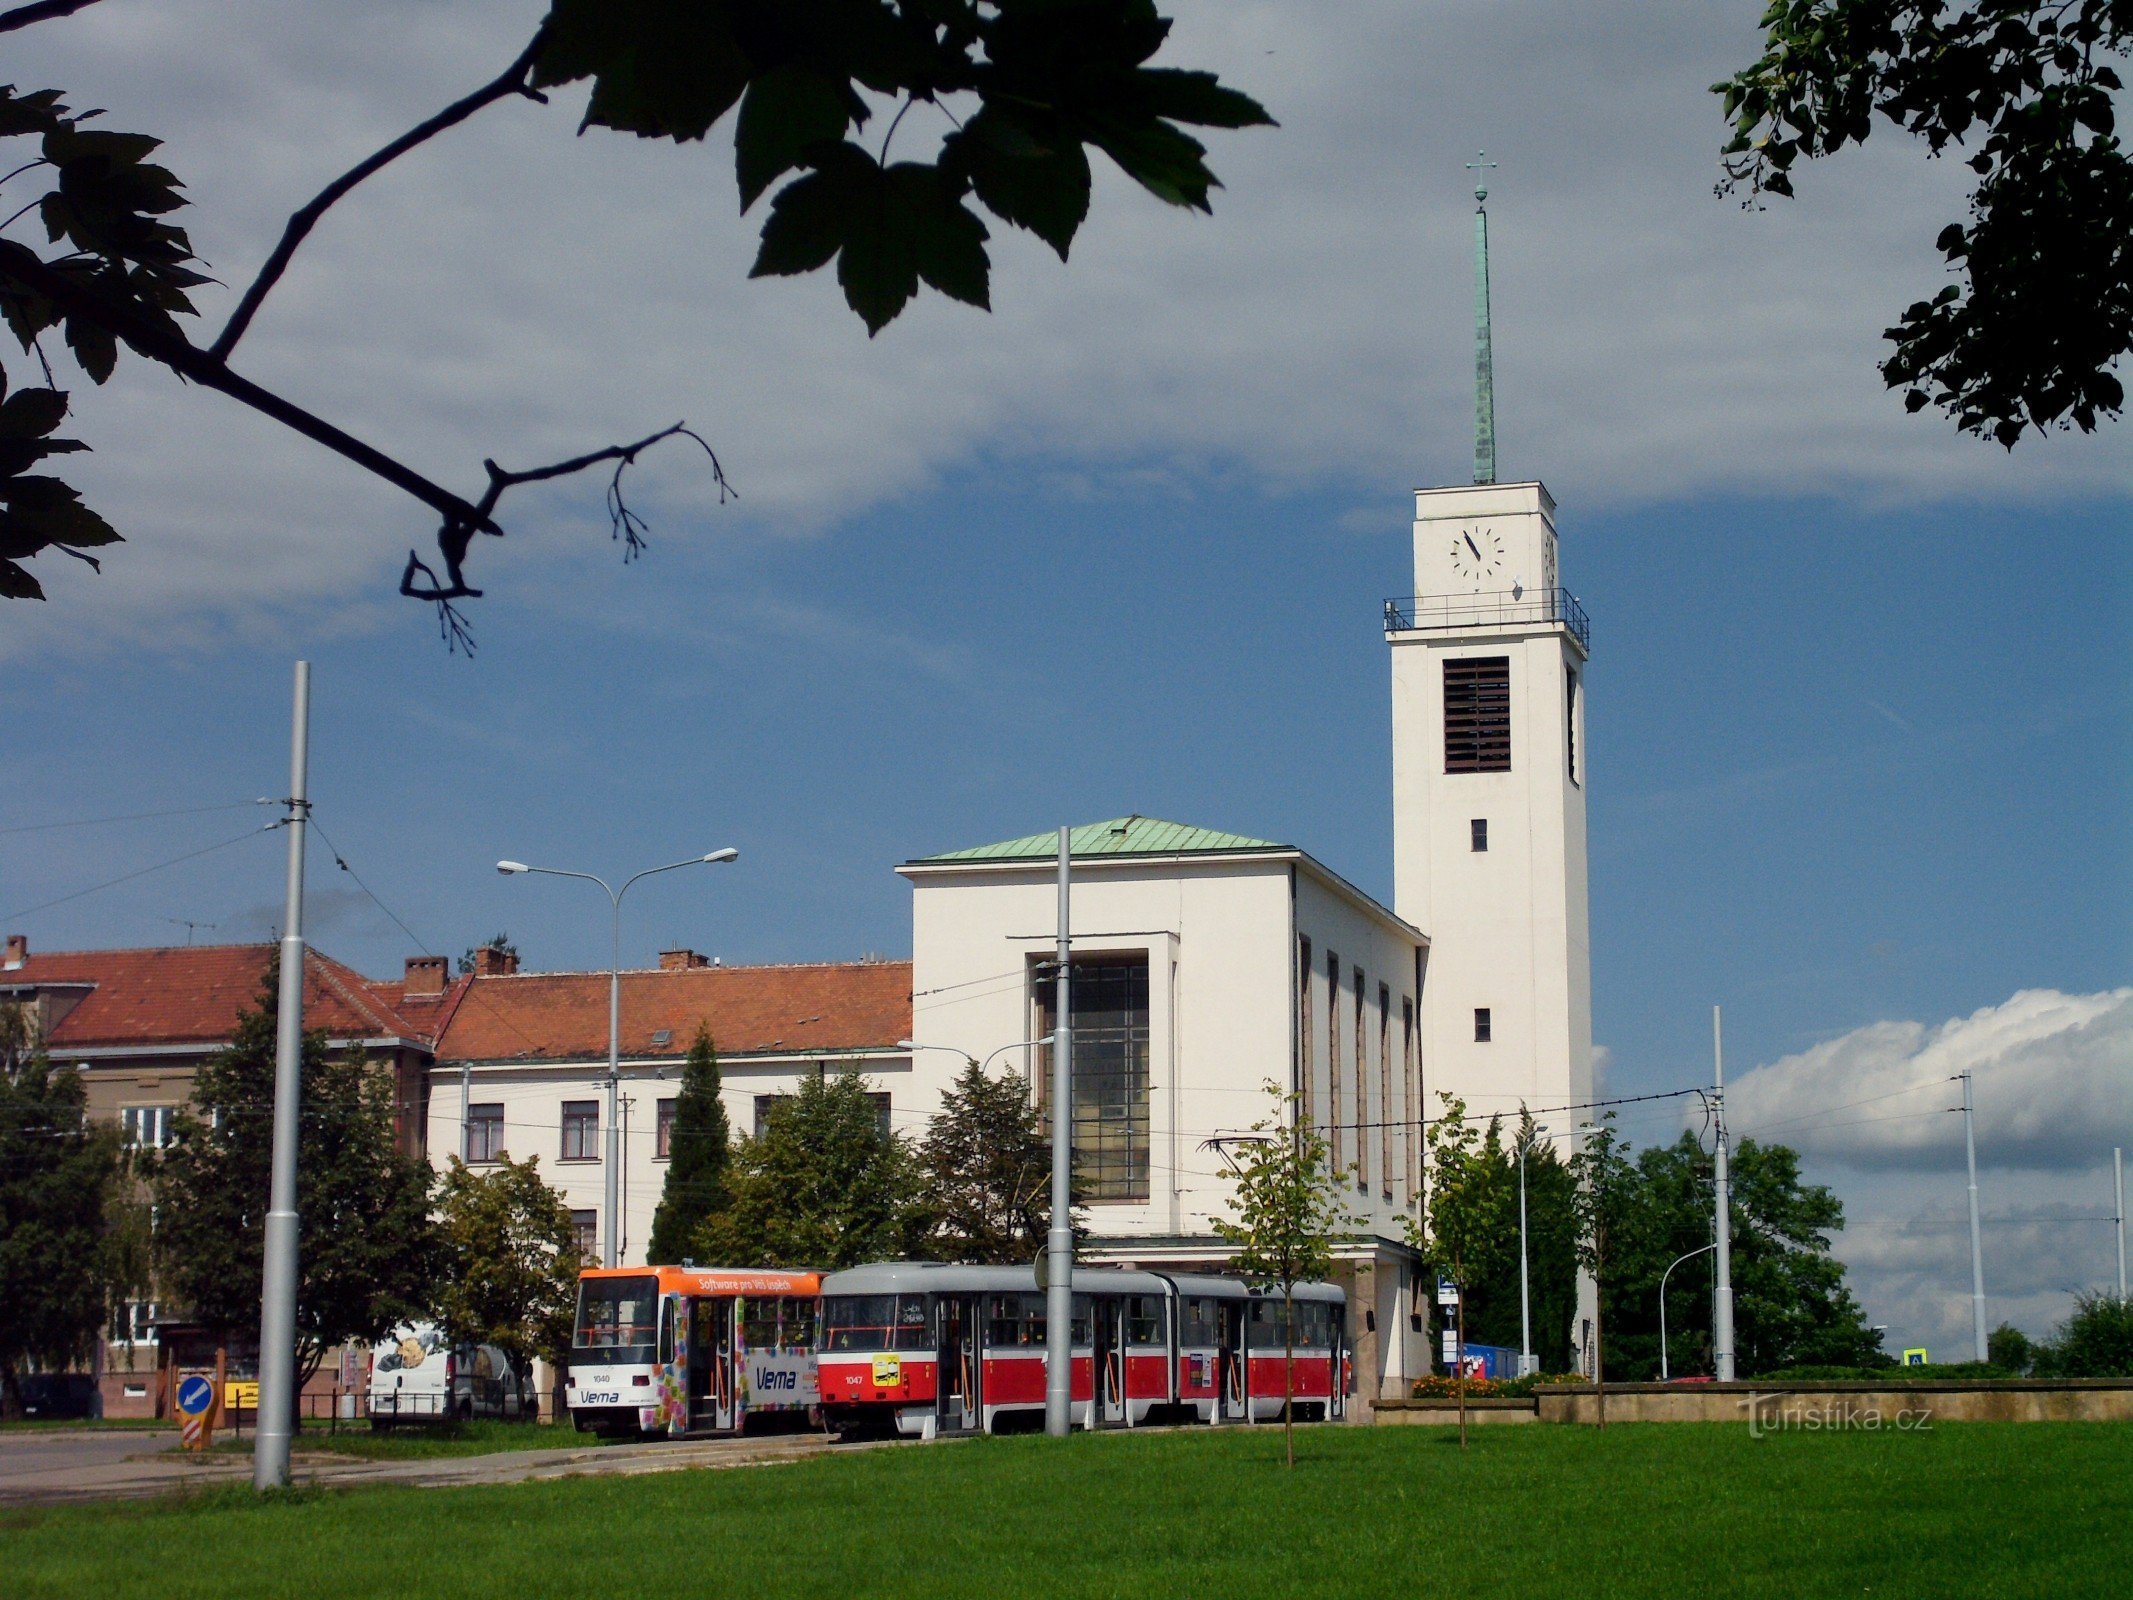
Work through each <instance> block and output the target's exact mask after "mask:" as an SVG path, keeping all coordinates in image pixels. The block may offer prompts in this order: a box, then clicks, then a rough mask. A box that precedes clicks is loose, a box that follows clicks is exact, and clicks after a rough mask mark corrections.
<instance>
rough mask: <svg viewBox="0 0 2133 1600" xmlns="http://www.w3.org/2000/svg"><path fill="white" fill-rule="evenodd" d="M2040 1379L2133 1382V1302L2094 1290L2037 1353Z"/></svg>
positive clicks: (2076, 1300) (2078, 1300) (2077, 1302)
mask: <svg viewBox="0 0 2133 1600" xmlns="http://www.w3.org/2000/svg"><path fill="white" fill-rule="evenodd" d="M2036 1365H2037V1375H2038V1376H2039V1377H2050V1378H2133V1299H2126V1298H2121V1297H2120V1296H2118V1295H2115V1294H2106V1293H2105V1292H2104V1291H2103V1290H2101V1289H2097V1290H2092V1291H2090V1292H2089V1293H2087V1294H2079V1295H2076V1296H2075V1297H2074V1314H2073V1315H2072V1316H2070V1317H2068V1318H2067V1319H2066V1321H2064V1322H2062V1323H2061V1324H2059V1328H2058V1331H2057V1332H2055V1333H2054V1334H2053V1335H2052V1337H2051V1338H2050V1339H2049V1340H2047V1341H2046V1342H2045V1344H2044V1347H2043V1348H2042V1349H2040V1350H2039V1351H2038V1352H2037V1362H2036Z"/></svg>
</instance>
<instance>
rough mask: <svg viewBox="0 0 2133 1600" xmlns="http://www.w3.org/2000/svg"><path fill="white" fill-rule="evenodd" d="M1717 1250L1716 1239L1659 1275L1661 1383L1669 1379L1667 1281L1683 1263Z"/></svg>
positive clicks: (1692, 1251)
mask: <svg viewBox="0 0 2133 1600" xmlns="http://www.w3.org/2000/svg"><path fill="white" fill-rule="evenodd" d="M1717 1248H1718V1241H1717V1240H1716V1239H1713V1240H1712V1241H1711V1242H1710V1243H1709V1244H1705V1245H1698V1246H1697V1247H1696V1248H1695V1249H1694V1250H1691V1251H1690V1252H1689V1253H1688V1254H1687V1255H1685V1256H1677V1257H1675V1258H1674V1262H1673V1265H1672V1266H1669V1267H1668V1268H1667V1269H1666V1271H1664V1272H1662V1273H1660V1274H1659V1381H1660V1382H1661V1383H1665V1382H1667V1381H1668V1378H1669V1374H1668V1372H1667V1365H1666V1280H1667V1279H1669V1278H1671V1277H1672V1276H1673V1275H1674V1268H1675V1267H1678V1266H1680V1265H1681V1263H1682V1262H1684V1261H1694V1260H1695V1259H1696V1258H1697V1257H1698V1256H1700V1255H1702V1254H1703V1253H1704V1252H1705V1251H1706V1250H1716V1249H1717Z"/></svg>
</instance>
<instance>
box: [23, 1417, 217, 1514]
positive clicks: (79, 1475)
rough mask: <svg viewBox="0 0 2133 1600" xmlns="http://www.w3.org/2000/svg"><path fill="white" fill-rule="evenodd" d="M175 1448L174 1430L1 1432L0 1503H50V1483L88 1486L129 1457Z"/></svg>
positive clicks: (115, 1429)
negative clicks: (48, 1501)
mask: <svg viewBox="0 0 2133 1600" xmlns="http://www.w3.org/2000/svg"><path fill="white" fill-rule="evenodd" d="M177 1447H178V1430H177V1429H175V1428H168V1429H161V1428H159V1429H154V1430H150V1429H135V1428H110V1429H96V1428H81V1429H73V1428H59V1429H52V1430H50V1431H47V1430H45V1429H42V1428H5V1429H0V1501H4V1500H36V1499H44V1498H50V1496H48V1495H44V1494H40V1493H39V1492H38V1491H39V1490H40V1489H42V1488H46V1487H48V1486H50V1485H52V1484H55V1483H71V1482H77V1481H87V1482H93V1481H95V1480H96V1479H97V1478H98V1477H100V1476H103V1475H107V1474H109V1473H111V1472H112V1471H113V1469H122V1468H123V1467H124V1466H125V1464H126V1463H127V1461H128V1460H129V1458H131V1457H133V1456H157V1455H160V1454H162V1453H163V1452H165V1451H170V1450H175V1449H177Z"/></svg>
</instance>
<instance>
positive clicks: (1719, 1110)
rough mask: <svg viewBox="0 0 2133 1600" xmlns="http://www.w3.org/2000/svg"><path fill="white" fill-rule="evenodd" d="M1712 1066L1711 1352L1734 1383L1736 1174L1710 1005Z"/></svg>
mask: <svg viewBox="0 0 2133 1600" xmlns="http://www.w3.org/2000/svg"><path fill="white" fill-rule="evenodd" d="M1711 1069H1712V1072H1713V1073H1714V1075H1715V1077H1716V1082H1715V1084H1714V1087H1713V1092H1712V1095H1711V1116H1712V1120H1713V1122H1714V1123H1715V1124H1716V1126H1717V1129H1718V1173H1717V1177H1718V1184H1717V1188H1718V1198H1717V1202H1716V1209H1717V1215H1716V1216H1715V1218H1714V1219H1713V1220H1714V1222H1715V1224H1716V1228H1717V1233H1718V1288H1717V1292H1716V1293H1715V1294H1714V1296H1713V1298H1712V1310H1711V1354H1712V1355H1713V1357H1714V1358H1715V1364H1716V1365H1717V1367H1718V1381H1719V1382H1720V1383H1731V1382H1732V1381H1733V1379H1734V1367H1733V1178H1732V1172H1731V1168H1730V1167H1729V1165H1728V1153H1727V1150H1726V1040H1725V1029H1724V1020H1723V1018H1722V1017H1721V1016H1720V1014H1719V1009H1718V1007H1717V1006H1713V1007H1711Z"/></svg>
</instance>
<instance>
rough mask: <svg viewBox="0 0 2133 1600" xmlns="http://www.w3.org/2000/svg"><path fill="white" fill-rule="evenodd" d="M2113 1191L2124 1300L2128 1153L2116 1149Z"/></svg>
mask: <svg viewBox="0 0 2133 1600" xmlns="http://www.w3.org/2000/svg"><path fill="white" fill-rule="evenodd" d="M2111 1190H2112V1193H2113V1194H2114V1195H2115V1196H2116V1197H2117V1204H2116V1206H2115V1207H2114V1208H2113V1210H2112V1216H2113V1218H2114V1220H2115V1221H2116V1223H2117V1234H2118V1298H2119V1299H2121V1300H2123V1299H2125V1297H2126V1153H2125V1151H2124V1150H2123V1149H2120V1148H2116V1147H2114V1148H2113V1149H2112V1151H2111Z"/></svg>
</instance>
